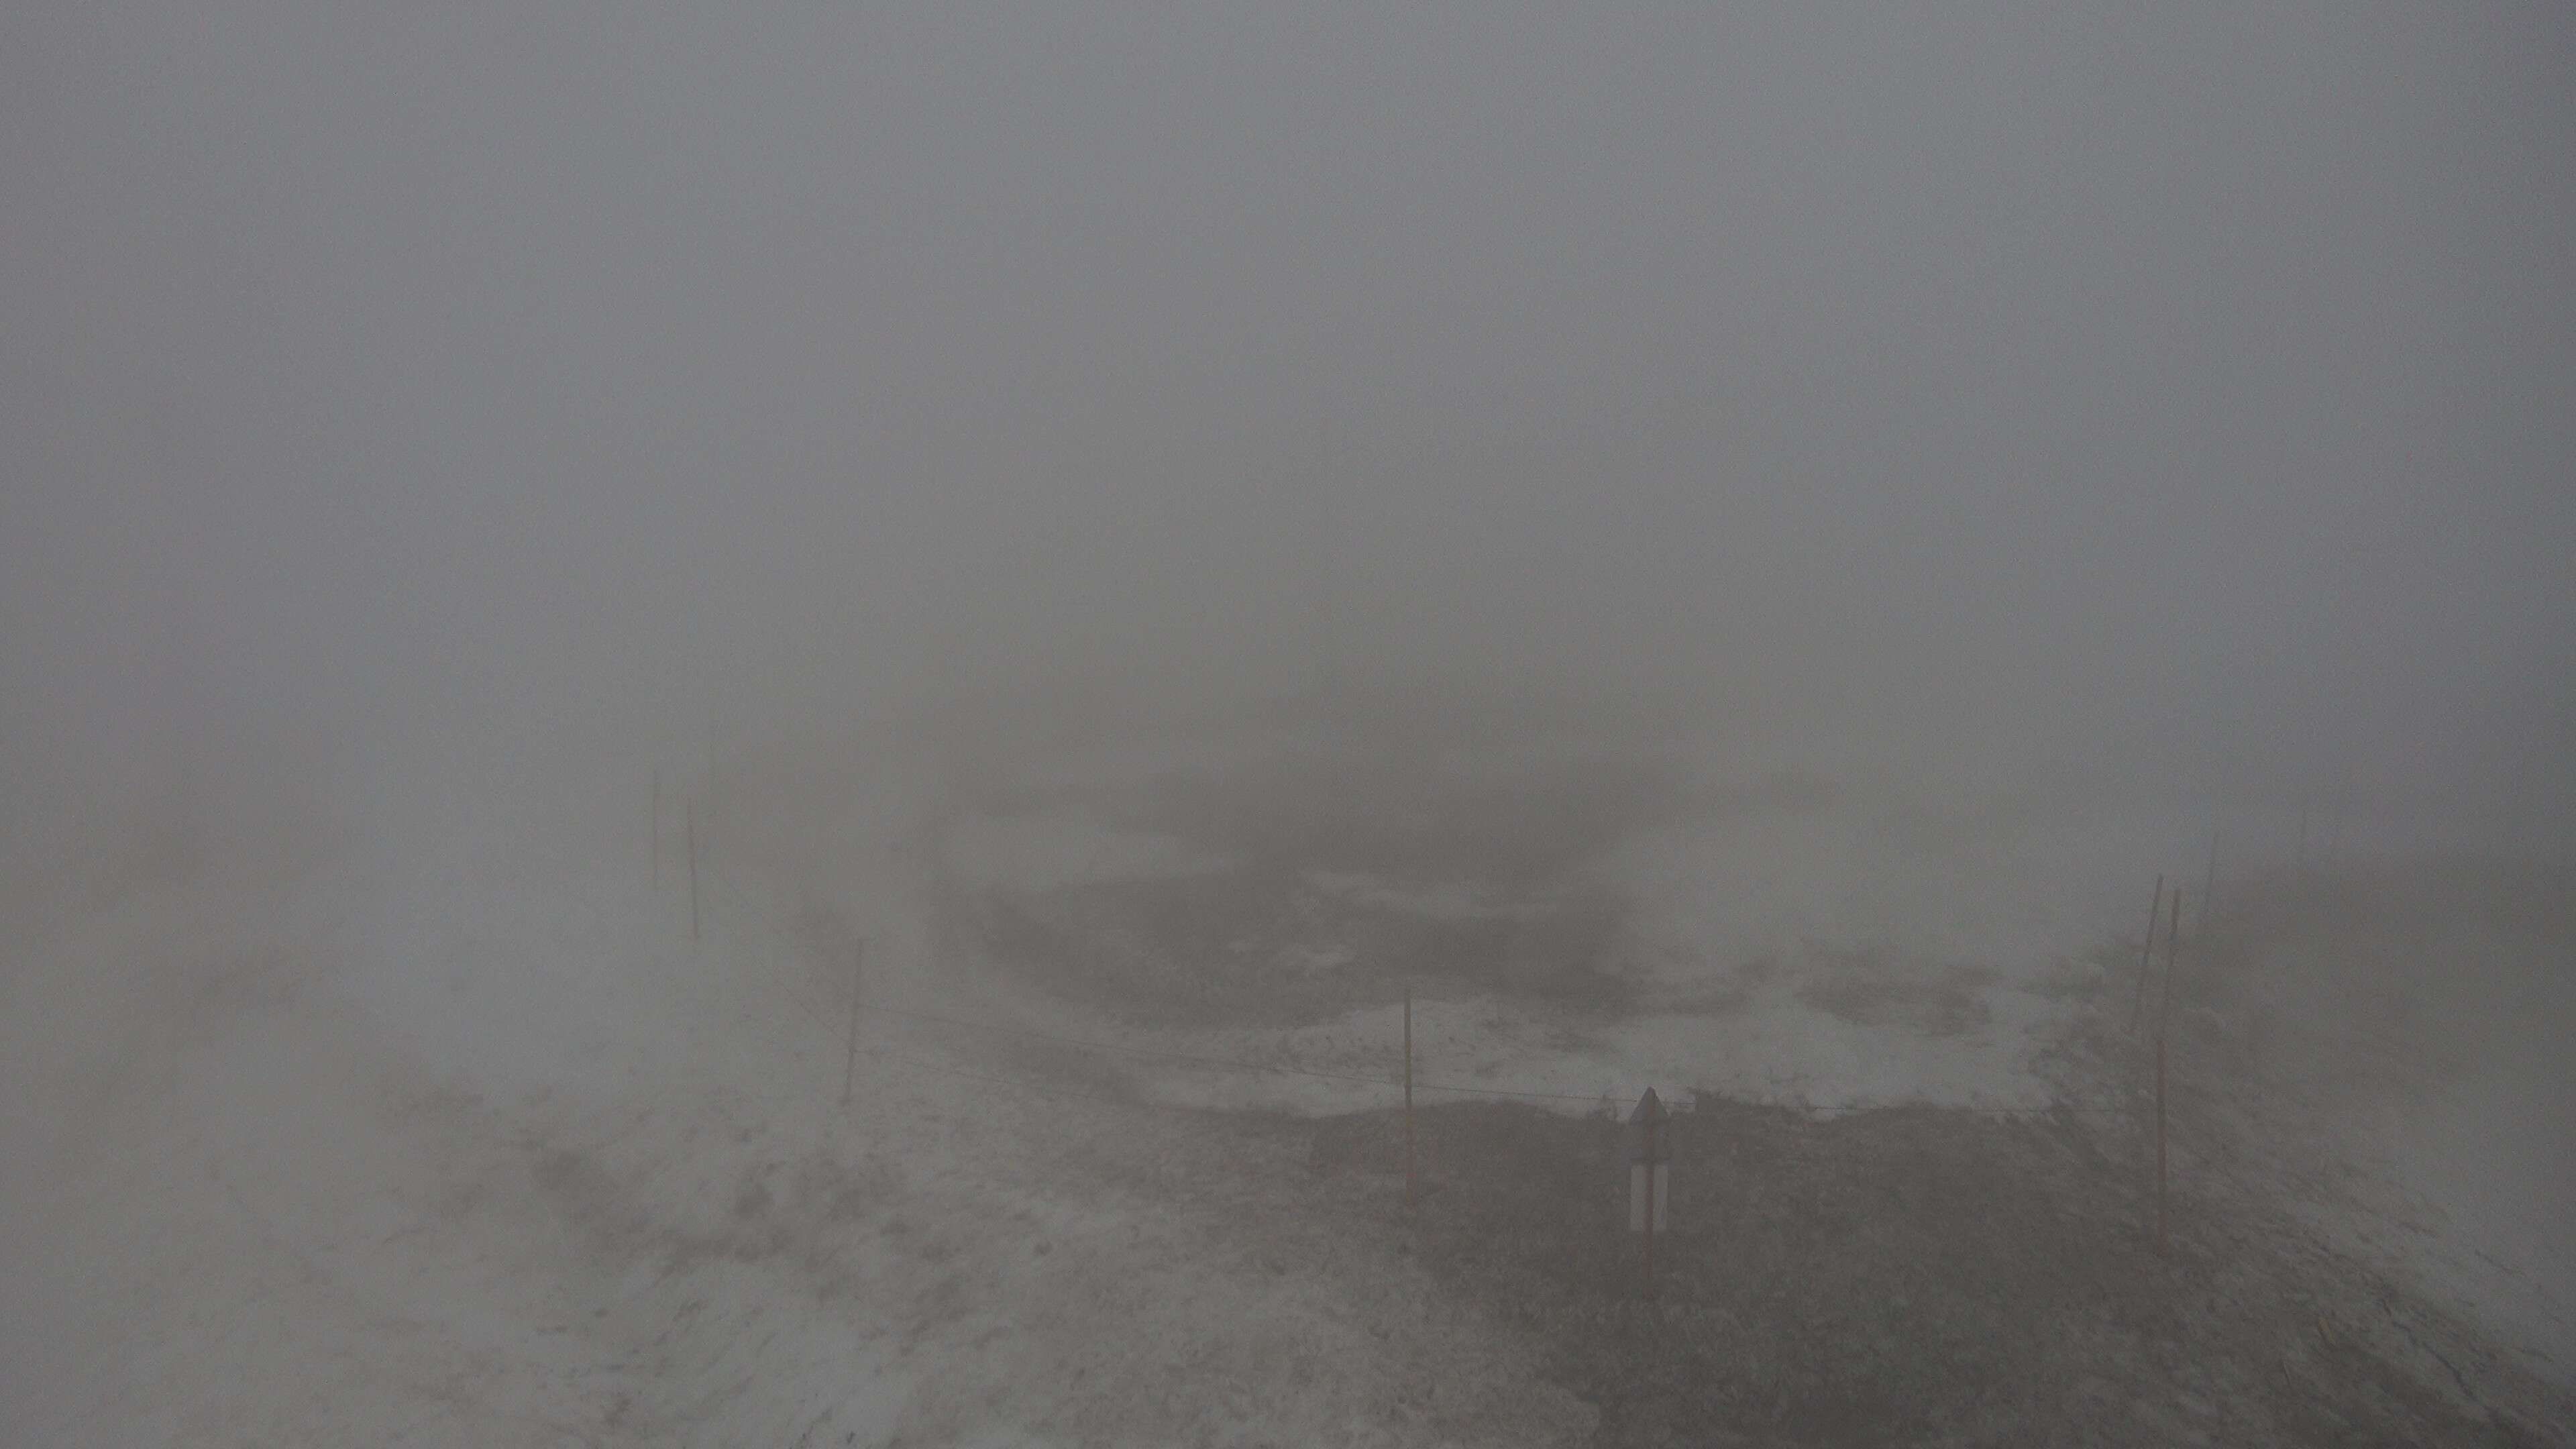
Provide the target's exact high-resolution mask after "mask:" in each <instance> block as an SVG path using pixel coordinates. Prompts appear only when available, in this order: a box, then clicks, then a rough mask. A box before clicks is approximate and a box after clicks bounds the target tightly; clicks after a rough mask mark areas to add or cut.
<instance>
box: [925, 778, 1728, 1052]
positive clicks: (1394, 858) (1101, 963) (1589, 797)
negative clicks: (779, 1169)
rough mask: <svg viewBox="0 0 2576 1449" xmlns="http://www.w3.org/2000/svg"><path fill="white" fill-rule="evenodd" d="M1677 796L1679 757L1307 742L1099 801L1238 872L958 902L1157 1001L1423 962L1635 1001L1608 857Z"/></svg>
mask: <svg viewBox="0 0 2576 1449" xmlns="http://www.w3.org/2000/svg"><path fill="white" fill-rule="evenodd" d="M1679 802H1680V794H1679V790H1678V786H1677V783H1676V781H1675V780H1674V778H1673V777H1672V776H1671V775H1669V774H1668V773H1667V772H1666V771H1664V770H1662V769H1661V768H1659V767H1655V766H1649V765H1642V764H1634V763H1628V762H1600V761H1583V760H1573V761H1563V762H1557V763H1553V764H1546V763H1541V764H1532V763H1529V762H1517V763H1515V764H1513V765H1512V766H1511V767H1510V768H1496V769H1492V770H1487V771H1481V772H1465V773H1461V772H1459V771H1456V770H1444V769H1442V768H1440V767H1439V766H1438V765H1437V764H1436V763H1432V762H1424V761H1418V760H1405V759H1396V758H1389V757H1382V756H1359V757H1353V756H1342V755H1322V754H1300V755H1288V756H1282V757H1279V758H1276V759H1273V760H1270V761H1267V762H1264V763H1261V764H1257V765H1251V766H1245V767H1239V768H1234V769H1228V770H1222V771H1205V772H1181V773H1175V774H1172V775H1169V776H1166V777H1164V778H1162V779H1159V780H1156V781H1153V782H1151V783H1149V784H1148V785H1146V786H1143V787H1141V788H1137V789H1132V790H1121V791H1113V792H1097V793H1094V794H1092V795H1090V796H1089V797H1087V798H1085V799H1084V800H1083V801H1082V807H1083V809H1084V810H1085V812H1086V813H1088V814H1089V815H1091V816H1092V817H1093V818H1095V819H1098V820H1101V821H1103V822H1105V823H1109V824H1112V825H1115V826H1117V827H1119V828H1123V829H1128V830H1134V831H1139V832H1144V833H1150V834H1154V835H1159V836H1163V837H1167V838H1172V839H1177V840H1180V841H1183V842H1186V843H1187V844H1189V845H1191V846H1192V847H1195V848H1196V849H1198V850H1200V851H1203V852H1205V853H1207V854H1209V855H1211V856H1214V857H1216V858H1219V859H1222V860H1225V861H1227V862H1228V865H1227V866H1226V868H1224V869H1220V870H1214V871H1201V872H1194V873H1191V874H1187V875H1175V876H1163V877H1145V878H1129V879H1120V880H1108V881H1096V882H1088V883H1083V884H1078V885H1071V886H1063V887H1058V888H1055V889H1051V890H1044V891H1014V890H1010V889H1006V888H996V889H993V890H989V891H986V892H983V893H981V894H979V895H975V896H973V897H971V898H958V899H954V900H952V901H951V902H950V905H951V907H952V908H953V909H955V910H956V911H958V912H959V913H960V919H961V923H962V924H965V925H968V926H970V927H971V928H972V929H973V930H974V931H975V933H976V934H977V936H978V938H979V939H980V941H981V943H982V945H983V947H984V948H985V950H986V951H987V953H988V954H989V955H990V956H991V957H992V958H993V959H995V960H996V961H999V962H1001V963H1002V964H1004V965H1006V966H1009V967H1012V968H1014V969H1017V970H1019V971H1022V972H1023V973H1025V974H1027V975H1028V976H1030V977H1031V978H1032V979H1034V980H1036V981H1038V982H1039V983H1040V984H1041V985H1042V986H1044V987H1045V988H1046V989H1048V990H1051V991H1055V992H1059V993H1062V994H1067V995H1075V996H1080V997H1083V998H1085V999H1089V1000H1096V1001H1100V1002H1103V1003H1104V1004H1108V1005H1112V1006H1114V1007H1115V1008H1117V1009H1118V1010H1120V1011H1122V1012H1124V1013H1127V1014H1130V1015H1132V1016H1134V1017H1136V1018H1138V1019H1141V1020H1149V1021H1211V1020H1223V1021H1261V1022H1287V1021H1301V1020H1313V1019H1317V1018H1320V1017H1324V1016H1330V1015H1335V1014H1338V1013H1341V1012H1344V1011H1348V1010H1351V1009H1353V1008H1355V1007H1361V1006H1367V1005H1371V1004H1375V1003H1379V1002H1383V1001H1387V1000H1391V999H1393V998H1394V996H1395V995H1396V994H1398V993H1400V992H1401V991H1402V989H1403V986H1404V983H1406V982H1407V981H1412V982H1417V983H1426V984H1435V985H1436V984H1443V983H1446V984H1454V985H1457V986H1461V987H1464V988H1467V989H1472V990H1477V991H1486V992H1493V993H1497V994H1501V995H1506V996H1512V997H1516V998H1519V999H1523V1000H1533V1001H1544V1002H1550V1003H1554V1004H1557V1005H1560V1006H1564V1007H1567V1008H1569V1009H1582V1010H1589V1011H1613V1012H1615V1011H1618V1010H1621V1009H1624V1008H1625V1007H1626V1006H1627V1005H1628V1004H1629V1003H1630V1002H1631V1001H1632V999H1633V996H1634V991H1635V987H1634V985H1633V983H1632V981H1631V979H1630V973H1629V972H1628V971H1627V965H1628V963H1627V961H1626V957H1625V952H1626V951H1627V949H1628V944H1629V943H1628V940H1627V932H1626V929H1625V927H1626V914H1627V905H1626V902H1625V901H1624V900H1622V899H1621V898H1620V897H1619V896H1618V895H1617V894H1616V893H1615V892H1613V891H1611V890H1610V889H1609V888H1607V887H1606V886H1604V885H1602V884H1601V883H1600V882H1599V881H1598V880H1597V878H1596V877H1595V875H1594V873H1593V868H1594V867H1595V866H1596V865H1597V864H1598V862H1599V861H1600V859H1601V858H1602V856H1603V855H1604V854H1605V853H1606V852H1608V851H1609V850H1610V849H1611V848H1612V847H1613V846H1615V845H1616V844H1618V843H1619V842H1620V841H1622V840H1623V839H1626V838H1627V837H1629V836H1630V835H1632V834H1633V833H1635V832H1636V831H1638V830H1641V829H1644V828H1646V827H1648V826H1651V825H1653V824H1655V823H1658V822H1659V821H1662V820H1665V819H1668V818H1670V812H1672V811H1673V810H1676V809H1678V808H1680V804H1679ZM1052 803H1053V804H1054V805H1055V806H1056V807H1058V808H1061V807H1063V805H1064V804H1065V803H1066V802H1065V799H1064V797H1061V796H1058V797H1054V798H1053V800H1052ZM1328 880H1341V881H1357V882H1361V883H1362V884H1361V885H1360V886H1359V887H1358V888H1350V889H1345V888H1337V887H1332V886H1328V885H1326V884H1324V882H1325V881H1328ZM1440 894H1445V895H1447V896H1449V897H1452V898H1453V900H1452V901H1451V903H1449V904H1443V905H1435V904H1432V903H1430V901H1429V900H1428V899H1427V898H1428V897H1430V896H1433V895H1440Z"/></svg>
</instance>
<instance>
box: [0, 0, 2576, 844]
mask: <svg viewBox="0 0 2576 1449" xmlns="http://www.w3.org/2000/svg"><path fill="white" fill-rule="evenodd" d="M5 26H6V28H5V40H4V41H0V67H5V73H4V74H0V226H5V229H6V230H5V237H0V296H5V298H6V299H7V307H8V310H7V320H6V328H5V338H6V340H5V342H0V349H4V351H0V358H5V361H0V367H5V372H4V373H0V409H5V415H6V418H7V434H8V437H9V440H10V447H9V454H10V456H9V459H8V462H7V470H8V472H7V478H8V483H7V487H6V490H5V497H0V549H5V551H6V556H5V567H0V590H5V595H4V596H0V597H5V606H0V619H5V627H6V653H5V658H0V680H5V682H6V693H5V701H6V702H5V710H6V730H7V739H8V748H7V751H6V755H7V762H8V765H7V767H8V770H9V774H10V785H11V789H10V792H9V793H10V796H11V798H12V799H13V800H14V801H19V802H23V803H25V804H27V805H29V806H34V805H36V804H38V803H39V802H43V803H45V804H46V805H47V807H48V808H49V809H50V808H52V807H56V806H59V805H61V804H62V803H63V802H64V801H66V800H69V799H76V798H77V799H92V800H94V799H95V797H96V794H97V792H99V791H101V790H107V789H115V790H127V789H136V788H142V785H143V783H144V782H146V781H150V780H155V779H158V778H160V775H159V774H158V773H157V772H162V771H166V770H172V769H176V768H177V767H176V766H175V765H173V764H172V763H171V761H172V757H173V756H174V755H175V754H177V753H182V752H185V751H188V750H201V751H205V752H207V757H208V760H209V764H208V765H207V766H206V767H205V768H206V770H208V771H209V772H211V773H215V774H221V773H222V772H223V768H224V767H221V766H219V765H217V764H215V763H213V762H215V761H223V760H230V761H233V762H234V766H233V768H238V767H239V765H240V762H241V761H242V760H244V759H247V758H248V757H250V756H251V755H260V756H262V757H267V756H274V755H280V754H282V755H283V756H285V757H286V758H288V759H289V760H290V761H296V762H302V763H297V764H295V765H294V766H293V768H296V769H299V770H300V769H302V768H303V764H304V763H309V762H311V761H313V760H315V759H319V758H322V757H323V756H326V755H327V756H329V757H330V758H332V759H333V760H335V761H337V762H339V764H338V766H337V767H338V768H344V769H347V770H350V771H353V772H354V774H355V775H356V776H357V777H361V778H363V777H364V776H365V775H366V774H367V773H368V771H369V770H371V769H375V768H379V767H380V765H372V766H371V765H367V764H364V763H362V762H363V761H368V760H374V761H378V762H381V761H383V760H385V759H387V758H389V756H387V755H386V754H384V751H386V750H388V749H395V750H398V751H399V750H409V749H414V748H418V747H422V746H427V747H429V748H430V751H431V755H432V756H434V757H436V758H440V759H448V760H472V759H476V758H489V757H493V756H494V755H496V754H497V753H507V752H518V753H520V754H523V755H526V754H531V752H540V751H555V752H563V753H568V754H572V755H576V756H579V757H581V758H599V757H600V756H601V755H602V754H603V753H604V752H605V753H609V754H616V755H619V756H621V757H627V758H632V757H639V756H640V754H641V753H642V752H643V747H645V746H648V745H649V746H651V747H653V748H656V749H662V750H673V749H680V750H694V749H695V748H696V747H697V745H698V744H699V742H700V740H701V737H702V736H703V735H705V734H706V733H708V732H709V731H713V732H714V733H716V734H717V735H719V736H720V737H723V738H727V739H752V738H757V737H760V736H762V735H764V734H766V733H772V732H776V731H780V730H787V729H794V728H812V727H815V726H817V725H818V724H819V723H823V722H828V721H830V720H831V719H833V718H835V717H837V716H839V715H842V714H845V713H847V712H849V711H851V710H853V709H854V708H857V707H861V706H865V707H869V708H890V707H892V706H893V705H894V703H895V702H897V701H921V700H926V699H931V698H934V697H954V696H957V695H960V694H965V693H975V692H978V691H985V692H989V691H994V690H1000V691H1004V692H1026V691H1038V692H1040V693H1046V692H1056V693H1061V692H1063V691H1066V690H1075V691H1080V690H1085V689H1088V690H1093V691H1099V690H1104V689H1107V690H1112V691H1116V692H1122V693H1125V694H1128V695H1130V696H1132V697H1137V698H1145V697H1151V696H1152V695H1153V694H1154V693H1155V692H1156V691H1158V690H1173V691H1178V692H1180V693H1183V694H1193V695H1194V694H1197V693H1201V692H1207V691H1214V692H1225V691H1247V690H1248V691H1270V692H1277V691H1286V690H1294V689H1298V688H1305V687H1311V686H1313V685H1315V684H1316V683H1317V681H1334V680H1353V679H1374V680H1380V681H1419V680H1421V679H1423V678H1426V677H1429V676H1433V675H1438V676H1440V677H1444V678H1461V679H1467V680H1473V681H1481V682H1485V683H1490V682H1492V681H1496V680H1500V681H1503V682H1504V684H1505V687H1507V688H1526V687H1533V684H1534V682H1536V681H1542V680H1543V681H1546V684H1547V687H1550V688H1566V689H1573V690H1577V691H1583V692H1587V693H1589V694H1590V695H1592V696H1593V697H1598V698H1600V699H1602V700H1604V701H1606V702H1607V703H1605V706H1604V707H1605V708H1607V709H1627V708H1634V707H1636V704H1635V702H1636V701H1638V700H1643V699H1648V698H1651V699H1653V700H1656V701H1658V702H1659V703H1658V705H1657V708H1659V709H1662V710H1665V711H1667V712H1668V713H1677V714H1680V715H1684V716H1688V717H1690V718H1691V719H1693V720H1695V721H1696V722H1697V723H1698V725H1700V726H1702V727H1705V728H1708V729H1713V730H1715V731H1717V732H1719V733H1723V734H1728V735H1743V736H1748V737H1750V736H1758V737H1761V738H1764V739H1777V740H1788V741H1794V742H1796V748H1797V749H1798V750H1800V751H1804V752H1807V753H1809V754H1812V755H1816V756H1818V757H1819V758H1821V759H1823V760H1824V761H1826V762H1827V763H1829V764H1830V763H1832V762H1835V761H1848V760H1852V759H1869V760H1874V761H1879V762H1883V763H1889V764H1891V765H1892V766H1893V767H1894V768H1896V769H1899V770H1902V771H1908V772H1914V773H1919V774H1923V775H1926V776H1927V777H1929V776H1934V775H1944V774H1947V773H1949V772H1964V773H1963V774H1962V776H1961V777H1962V778H1965V779H1969V780H1972V781H1981V782H1986V783H1996V782H1999V781H2002V780H2005V779H2008V778H2012V777H2018V778H2021V779H2023V780H2025V781H2026V780H2027V779H2030V778H2036V777H2038V776H2041V775H2047V776H2050V777H2064V778H2068V779H2074V780H2080V781H2084V782H2087V783H2088V784H2090V785H2099V784H2100V783H2102V782H2104V781H2120V782H2126V783H2132V784H2134V783H2137V782H2140V781H2150V782H2155V783H2156V787H2157V788H2159V789H2162V788H2166V786H2167V785H2168V784H2170V785H2171V786H2172V787H2173V788H2175V789H2179V790H2185V791H2188V792H2193V793H2202V792H2220V793H2225V792H2236V793H2240V794H2241V793H2246V792H2255V793H2262V792H2269V794H2270V795H2271V796H2273V797H2277V798H2284V799H2286V798H2289V797H2292V796H2299V795H2310V794H2313V795H2315V796H2317V797H2318V798H2323V797H2324V796H2325V795H2326V794H2328V793H2330V792H2333V791H2335V790H2338V789H2341V790H2345V791H2348V792H2357V793H2360V794H2363V795H2366V796H2369V797H2371V798H2374V799H2381V800H2388V799H2394V798H2396V797H2398V796H2400V795H2404V796H2406V797H2407V799H2408V800H2409V802H2410V807H2411V806H2413V805H2416V804H2421V805H2423V806H2425V807H2426V808H2434V807H2438V808H2439V809H2441V810H2443V811H2445V812H2448V813H2449V815H2450V816H2452V817H2457V818H2458V819H2460V820H2471V819H2473V820H2474V821H2475V822H2476V823H2477V825H2478V827H2479V828H2481V829H2484V830H2491V831H2497V832H2503V831H2508V830H2510V831H2513V832H2517V833H2524V834H2528V833H2530V832H2534V831H2538V830H2540V829H2541V828H2542V827H2543V826H2545V825H2547V824H2548V823H2550V822H2553V821H2558V820H2562V819H2563V818H2564V816H2565V812H2566V806H2567V804H2568V776H2569V774H2570V772H2569V771H2568V770H2567V769H2566V762H2567V760H2568V759H2569V757H2570V751H2571V743H2572V742H2576V736H2571V728H2572V727H2576V726H2571V720H2576V570H2571V569H2570V568H2569V567H2568V565H2567V560H2568V559H2569V558H2570V557H2576V488H2571V487H2570V485H2569V478H2570V467H2571V463H2576V285H2571V283H2576V266H2571V261H2576V240H2571V238H2576V146H2571V145H2569V144H2568V143H2569V140H2570V137H2571V125H2570V121H2571V114H2570V106H2571V103H2570V101H2569V99H2568V98H2569V96H2570V95H2571V94H2576V87H2571V85H2570V83H2569V76H2570V71H2569V67H2570V62H2571V59H2576V27H2571V26H2570V25H2569V24H2568V22H2567V19H2566V17H2565V16H2564V14H2563V13H2561V12H2559V11H2558V10H2557V9H2556V8H2554V7H2551V6H2547V5H2519V6H2477V7H2466V8H2463V7H2434V8H2426V7H2407V6H2393V5H2372V6H2367V7H2353V6H2287V5H2265V6H2242V5H2234V4H2228V5H2188V6H2158V7H2154V8H2153V10H2152V12H2151V13H2150V12H2145V11H2139V10H2138V9H2136V8H2135V7H2117V6H2085V7H2075V8H2066V7H2056V8H2048V7H2039V8H2033V7H2008V6H1982V5H1981V6H1967V7H1962V6H1945V7H1936V8H1932V9H1921V8H1917V9H1903V8H1879V7H1831V6H1804V5H1782V6H1764V7H1706V6H1675V7H1660V8H1631V9H1628V10H1625V11H1620V12H1616V13H1611V14H1598V13H1593V12H1590V11H1583V10H1577V9H1572V8H1567V7H1514V8H1510V9H1495V8H1492V7H1483V6H1475V7H1414V8H1411V9H1401V10H1397V11H1392V12H1385V11H1370V10H1364V9H1363V10H1353V9H1343V8H1334V9H1305V8H1297V7H1279V6H1238V7H1219V8H1168V7H1152V8H1149V7H1121V8H1115V9H1103V8H1097V7H1058V6H1027V7H1020V8H995V7H987V6H941V7H924V8H922V9H920V10H916V11H910V12H904V11H894V10H889V9H886V8H883V7H873V6H858V5H791V6H779V5H767V4H761V5H743V6H722V7H705V6H696V7H634V6H620V7H606V6H601V7H581V6H566V5H539V6H529V5H506V6H500V5H482V6H465V5H457V6H427V7H395V6H343V5H290V4H275V5H267V4H246V3H225V4H215V5H202V4H201V5H184V6H183V5H167V6H154V5H135V6H117V7H111V8H99V7H79V6H59V5H40V6H24V7H19V8H18V9H17V10H16V11H15V12H14V13H13V14H12V15H11V16H10V18H9V19H8V20H7V21H6V22H5ZM1112 681H1114V683H1112ZM1479 687H1481V685H1480V686H1479ZM407 757H408V756H406V758H407Z"/></svg>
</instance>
